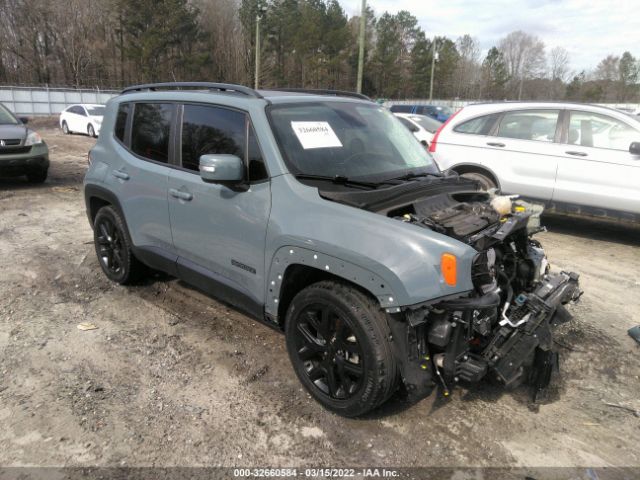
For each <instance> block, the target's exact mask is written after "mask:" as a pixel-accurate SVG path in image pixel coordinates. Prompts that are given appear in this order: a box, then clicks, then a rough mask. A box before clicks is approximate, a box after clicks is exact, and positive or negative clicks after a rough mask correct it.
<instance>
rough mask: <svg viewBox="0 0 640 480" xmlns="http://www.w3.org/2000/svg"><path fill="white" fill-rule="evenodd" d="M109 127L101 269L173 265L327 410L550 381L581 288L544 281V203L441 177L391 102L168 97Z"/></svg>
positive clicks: (120, 277) (146, 96)
mask: <svg viewBox="0 0 640 480" xmlns="http://www.w3.org/2000/svg"><path fill="white" fill-rule="evenodd" d="M103 127H104V128H103V129H102V134H101V135H100V137H99V138H98V141H97V143H96V145H95V146H94V147H93V148H92V149H91V151H90V166H89V169H88V171H87V174H86V177H85V181H84V185H85V186H84V195H85V200H86V207H87V214H88V218H89V222H90V224H91V226H92V228H93V231H94V243H95V250H96V254H97V257H98V261H99V264H100V267H101V268H102V270H103V272H104V273H105V275H106V276H107V277H108V278H109V279H111V280H112V281H114V282H118V283H121V284H127V283H131V282H134V281H135V280H136V279H139V278H140V277H141V276H143V275H144V272H145V266H146V267H152V268H154V269H159V270H162V271H165V272H167V273H169V274H171V275H174V276H177V277H179V278H181V279H183V280H184V281H186V282H188V283H190V284H193V285H195V286H196V287H198V288H200V289H201V290H203V291H204V292H207V293H209V294H211V295H213V296H215V297H216V298H219V299H221V300H223V301H225V302H227V303H230V304H232V305H234V306H235V307H236V308H238V309H240V310H242V311H244V312H246V313H248V314H249V315H251V316H252V317H253V318H255V319H257V320H259V321H262V322H264V323H266V324H268V325H270V326H271V327H273V328H275V329H277V330H280V331H284V333H285V338H286V345H287V350H288V353H289V357H290V360H291V362H292V364H293V367H294V370H295V372H296V374H297V376H298V378H299V379H300V381H301V382H302V384H303V385H304V387H305V388H306V389H307V390H308V391H309V393H310V394H311V395H312V396H313V397H314V398H315V399H316V400H318V401H319V402H320V403H321V404H322V405H324V406H325V407H326V408H328V409H330V410H333V411H335V412H338V413H340V414H342V415H346V416H355V415H360V414H363V413H365V412H367V411H369V410H371V409H372V408H375V407H376V406H377V405H380V404H381V403H383V402H384V401H385V400H386V399H388V398H389V397H390V396H391V395H392V393H393V392H394V391H395V390H396V389H397V388H398V387H399V385H400V384H401V383H403V384H404V388H405V389H406V391H407V393H408V396H409V398H410V399H413V400H417V399H420V398H423V397H425V396H426V395H429V394H430V392H431V391H432V390H433V389H434V387H435V386H436V385H440V387H441V389H442V391H443V392H444V393H445V394H447V393H448V391H449V388H451V387H452V386H453V385H455V384H456V383H457V382H477V381H480V380H481V379H482V378H484V377H485V376H486V375H490V376H491V377H492V378H497V379H498V380H500V381H502V382H503V383H505V384H508V385H514V384H518V383H520V382H522V381H526V380H527V379H528V378H529V373H531V375H532V377H531V378H537V379H540V380H541V382H540V384H537V386H538V387H539V386H540V385H544V384H545V383H546V379H548V377H549V375H550V370H549V369H550V368H552V367H553V365H554V359H555V354H554V353H553V351H552V350H551V348H552V346H553V341H552V336H551V335H552V333H551V332H552V323H553V324H555V322H551V320H552V318H554V319H556V320H559V319H563V320H566V319H568V318H567V316H566V315H564V314H565V313H566V310H564V307H562V304H564V303H566V302H569V301H570V300H572V299H575V298H576V297H577V296H578V295H579V287H578V279H577V275H576V274H573V273H572V274H568V273H557V274H550V273H548V265H547V261H546V259H545V256H544V251H543V250H542V248H541V246H540V244H539V243H538V242H537V241H535V240H533V239H531V238H530V237H531V235H533V233H535V232H536V231H538V230H539V229H540V228H539V225H538V224H537V222H538V219H537V215H538V214H537V213H536V209H535V208H531V206H529V205H527V204H525V203H520V204H518V205H517V206H516V205H512V204H511V200H510V199H509V198H508V197H495V198H494V199H493V200H490V199H491V196H490V195H489V194H487V193H484V192H481V191H479V190H478V184H477V182H475V181H470V180H467V179H464V178H460V177H459V176H458V175H450V176H443V175H442V174H441V173H440V172H439V170H438V168H437V166H436V165H435V163H434V162H433V160H432V158H431V157H430V155H429V154H428V152H427V151H426V149H424V148H422V147H421V146H420V144H419V143H418V142H416V141H415V140H414V139H413V138H412V137H411V133H410V132H409V131H408V130H407V129H406V128H405V127H404V126H403V125H402V124H401V123H400V122H399V121H398V120H397V118H395V117H394V116H393V115H392V114H391V113H390V112H389V111H388V109H386V108H384V107H382V106H379V105H376V104H375V103H373V102H371V101H369V100H368V99H367V98H366V97H363V96H362V95H358V94H350V93H341V92H336V91H333V90H332V91H312V92H307V93H304V92H300V91H296V92H286V91H261V92H259V91H255V90H252V89H250V88H247V87H243V86H237V85H229V84H215V83H195V84H194V83H172V84H153V85H142V86H134V87H130V88H127V89H125V90H124V91H123V92H122V94H121V95H119V96H117V97H115V98H113V99H111V100H110V101H109V102H108V104H107V108H106V113H105V122H104V125H103ZM496 199H497V201H496ZM490 201H492V202H495V203H496V204H500V206H499V208H494V206H492V204H491V203H490ZM497 272H499V273H497ZM496 275H497V276H496ZM554 312H557V313H558V316H554V315H555V313H554Z"/></svg>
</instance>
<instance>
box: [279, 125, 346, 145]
mask: <svg viewBox="0 0 640 480" xmlns="http://www.w3.org/2000/svg"><path fill="white" fill-rule="evenodd" d="M291 128H293V131H294V132H295V134H296V136H297V137H298V140H300V143H301V144H302V148H304V149H305V150H309V149H312V148H335V147H342V143H341V142H340V139H339V138H338V136H337V135H336V133H335V132H334V131H333V129H332V128H331V125H329V122H291Z"/></svg>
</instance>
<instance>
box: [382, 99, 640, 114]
mask: <svg viewBox="0 0 640 480" xmlns="http://www.w3.org/2000/svg"><path fill="white" fill-rule="evenodd" d="M524 101H525V102H526V101H527V100H524ZM486 102H487V100H432V101H429V100H425V99H413V100H387V101H386V102H384V105H385V106H387V107H390V106H391V105H438V106H443V107H451V108H452V109H453V110H460V109H461V108H462V107H465V106H467V105H470V104H472V103H486ZM559 102H560V103H563V102H562V100H559ZM596 105H601V106H603V107H609V108H616V109H621V110H625V111H629V112H637V111H638V110H639V109H640V103H598V104H596Z"/></svg>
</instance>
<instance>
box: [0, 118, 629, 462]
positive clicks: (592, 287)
mask: <svg viewBox="0 0 640 480" xmlns="http://www.w3.org/2000/svg"><path fill="white" fill-rule="evenodd" d="M41 133H42V134H43V136H44V138H45V140H46V141H47V143H48V144H49V146H50V147H51V150H52V154H51V160H52V167H51V170H50V179H49V180H48V181H47V183H46V184H44V185H42V186H32V185H29V184H27V183H26V181H23V180H22V179H14V180H0V272H1V273H0V426H1V427H0V465H2V466H21V465H32V466H44V465H46V466H63V465H77V466H88V465H100V466H120V465H129V466H133V465H135V466H150V465H153V466H174V465H184V466H195V465H207V466H216V465H224V466H302V465H305V466H322V467H326V466H337V467H339V466H370V465H377V466H394V467H401V466H636V467H640V451H639V450H638V444H639V442H640V418H638V417H637V416H636V415H634V413H633V411H632V410H636V411H638V410H640V347H639V346H638V345H636V343H635V342H634V341H633V340H632V339H631V338H630V337H628V336H627V333H626V331H627V329H628V328H630V327H632V326H634V325H636V324H639V323H640V277H639V276H638V272H640V248H639V247H640V235H639V231H638V230H636V229H631V228H625V227H619V226H610V225H606V224H599V223H592V222H587V221H582V220H572V219H566V218H547V219H546V221H545V223H546V224H547V226H548V227H549V232H547V233H544V234H541V235H539V236H538V238H539V239H540V240H541V241H542V242H543V244H544V245H545V247H546V249H547V253H548V255H549V258H550V260H551V263H552V266H553V267H554V268H563V269H570V270H574V271H576V272H579V273H581V274H582V277H581V278H582V287H583V288H584V290H585V294H584V296H583V299H582V301H581V303H579V304H578V305H576V306H575V307H573V308H572V312H573V313H574V315H575V320H574V321H573V322H571V323H569V324H567V325H564V326H563V327H562V334H561V336H559V338H558V341H559V348H560V351H561V370H562V376H561V378H560V379H559V381H558V383H557V384H556V388H555V391H554V392H553V393H552V395H551V398H550V400H549V402H548V403H546V404H544V405H539V406H533V405H531V404H530V403H529V400H528V394H527V391H525V390H516V391H513V392H505V391H503V390H502V389H500V388H497V387H493V386H490V385H482V386H480V387H479V388H477V389H475V390H472V391H467V390H463V389H458V390H456V391H455V392H454V393H453V395H452V398H451V399H450V400H444V399H442V398H436V396H435V395H433V396H432V397H430V398H429V399H427V400H424V401H422V402H420V403H418V404H416V405H407V404H405V403H403V402H402V400H401V399H393V401H392V402H390V403H389V404H388V405H387V406H385V407H383V409H381V410H379V411H376V412H375V413H374V414H372V415H370V416H369V417H367V418H363V419H358V420H347V419H344V418H340V417H337V416H335V415H333V414H330V413H328V412H326V411H325V410H323V409H322V408H321V407H320V406H319V405H318V404H317V403H316V402H315V401H313V400H312V399H311V398H310V397H309V396H308V395H307V394H306V393H305V392H304V391H303V390H302V388H301V386H300V384H299V383H298V380H297V379H296V378H295V375H294V373H293V370H292V369H291V367H290V365H289V360H288V358H287V355H286V351H285V347H284V341H283V340H284V338H283V337H282V336H281V335H280V334H278V333H277V332H275V331H273V330H271V329H269V328H267V327H265V326H262V325H260V324H257V323H256V322H254V321H252V320H250V319H248V318H247V317H245V316H243V315H242V314H239V313H237V312H236V311H234V310H233V309H231V308H228V307H226V306H224V305H222V304H220V303H217V302H216V301H214V300H212V299H210V298H208V297H206V296H204V295H202V294H200V293H199V292H197V291H195V290H193V289H191V288H189V287H188V286H186V285H185V284H183V283H182V282H179V281H177V280H175V279H171V278H166V277H161V276H158V277H156V278H153V279H150V280H149V281H148V282H147V283H146V284H144V285H141V286H136V287H128V288H124V287H120V286H116V285H114V284H112V283H109V282H108V281H107V279H106V277H105V276H104V275H103V274H102V272H101V271H100V268H99V266H98V263H97V260H96V258H95V253H94V250H93V244H92V232H91V229H90V228H89V225H88V222H87V218H86V215H85V210H84V202H83V198H82V176H83V174H84V170H85V168H86V153H87V150H88V149H89V148H90V147H91V145H92V143H93V140H92V139H90V138H88V137H82V136H63V135H62V134H61V133H60V132H59V131H58V130H55V129H53V128H44V129H42V130H41ZM81 322H92V323H94V324H96V325H97V326H98V329H96V330H90V331H80V330H79V329H78V328H77V325H78V324H79V323H81ZM607 403H609V404H614V405H618V406H620V407H626V408H627V409H625V408H617V407H614V406H611V405H607Z"/></svg>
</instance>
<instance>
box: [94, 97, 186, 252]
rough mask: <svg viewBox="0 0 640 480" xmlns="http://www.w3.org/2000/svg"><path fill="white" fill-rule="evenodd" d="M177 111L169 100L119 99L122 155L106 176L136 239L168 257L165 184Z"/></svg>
mask: <svg viewBox="0 0 640 480" xmlns="http://www.w3.org/2000/svg"><path fill="white" fill-rule="evenodd" d="M175 110H176V108H175V105H173V104H171V103H153V102H150V103H146V102H141V103H135V104H134V103H123V104H120V106H119V110H118V114H117V118H116V125H115V128H114V142H116V146H115V148H116V150H118V155H114V157H113V161H112V162H111V163H110V165H109V168H110V171H109V172H107V176H106V180H105V181H106V182H107V183H108V184H109V187H110V190H112V191H113V192H114V193H115V194H116V197H117V198H118V199H119V200H120V204H121V207H122V210H123V212H124V216H125V220H126V222H127V227H128V229H129V233H130V235H131V239H132V240H133V244H134V245H135V246H136V247H140V248H145V249H147V250H149V251H152V252H153V253H156V254H159V255H161V256H164V257H170V256H171V254H172V252H173V250H174V248H173V242H172V239H171V229H170V226H169V211H168V205H167V183H168V179H169V170H170V168H169V162H170V157H171V155H170V152H171V148H170V146H171V136H172V132H173V128H174V126H173V120H174V115H175ZM174 260H175V258H174Z"/></svg>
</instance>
